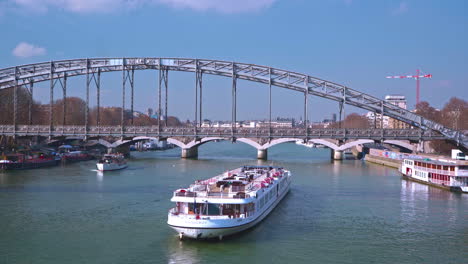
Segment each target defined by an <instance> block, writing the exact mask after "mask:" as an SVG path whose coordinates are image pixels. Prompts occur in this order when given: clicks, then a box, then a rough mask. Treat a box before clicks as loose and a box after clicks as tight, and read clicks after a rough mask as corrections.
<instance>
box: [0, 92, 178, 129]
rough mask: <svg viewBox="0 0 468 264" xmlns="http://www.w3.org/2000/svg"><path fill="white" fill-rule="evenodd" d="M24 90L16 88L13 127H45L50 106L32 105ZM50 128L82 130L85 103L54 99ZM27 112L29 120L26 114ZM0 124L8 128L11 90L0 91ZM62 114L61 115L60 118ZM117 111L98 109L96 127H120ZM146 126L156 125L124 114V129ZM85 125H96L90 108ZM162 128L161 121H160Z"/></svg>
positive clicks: (144, 117)
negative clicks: (60, 126)
mask: <svg viewBox="0 0 468 264" xmlns="http://www.w3.org/2000/svg"><path fill="white" fill-rule="evenodd" d="M30 100H31V96H30V93H29V91H28V89H26V88H23V87H18V89H17V102H18V105H17V109H18V111H17V124H18V125H28V124H31V125H49V121H50V105H49V104H41V103H40V102H38V101H34V100H33V101H32V102H31V104H30ZM64 106H65V111H64ZM30 107H31V109H30ZM52 111H53V118H52V124H53V125H63V124H65V125H76V126H82V125H85V123H86V118H85V115H86V102H85V101H84V100H83V99H81V98H79V97H67V98H66V100H64V99H58V100H55V101H54V103H53V104H52ZM30 112H31V117H30V115H29V113H30ZM0 113H1V114H0V124H2V125H12V124H13V114H14V89H13V88H7V89H2V90H0ZM64 113H65V115H64ZM121 119H122V108H121V107H99V124H100V125H101V126H118V125H120V124H121ZM132 121H133V125H135V126H150V125H157V124H158V120H157V119H156V118H152V117H149V116H147V115H145V114H137V115H134V114H133V113H132V112H131V111H130V110H128V109H126V110H125V111H124V125H127V126H128V125H132ZM88 124H89V125H90V126H95V125H97V124H98V108H97V107H91V108H89V111H88ZM161 125H165V121H161ZM167 125H168V126H181V125H183V124H182V123H181V122H180V121H179V119H178V118H176V117H173V116H168V118H167Z"/></svg>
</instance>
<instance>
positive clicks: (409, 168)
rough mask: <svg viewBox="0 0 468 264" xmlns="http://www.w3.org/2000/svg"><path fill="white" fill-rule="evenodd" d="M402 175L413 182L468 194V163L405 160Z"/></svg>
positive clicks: (402, 165) (458, 161)
mask: <svg viewBox="0 0 468 264" xmlns="http://www.w3.org/2000/svg"><path fill="white" fill-rule="evenodd" d="M401 173H402V174H403V177H405V178H407V179H410V180H413V181H417V182H420V183H424V184H428V185H432V186H436V187H439V188H444V189H448V190H451V191H459V192H464V193H468V162H467V161H460V160H429V159H404V160H403V162H402V164H401Z"/></svg>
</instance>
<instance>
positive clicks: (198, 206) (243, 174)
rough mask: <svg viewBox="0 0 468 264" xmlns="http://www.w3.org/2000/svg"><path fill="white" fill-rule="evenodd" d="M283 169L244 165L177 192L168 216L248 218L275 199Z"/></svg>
mask: <svg viewBox="0 0 468 264" xmlns="http://www.w3.org/2000/svg"><path fill="white" fill-rule="evenodd" d="M283 173H284V170H283V168H279V167H270V166H244V167H241V168H238V169H235V170H232V171H228V172H225V173H223V174H221V175H218V176H215V177H213V178H210V179H207V180H203V181H196V182H195V184H192V185H190V187H189V188H187V189H178V190H176V191H175V192H174V194H173V197H172V199H171V201H172V202H175V203H176V207H175V208H173V209H171V211H170V213H171V214H172V215H173V216H175V215H177V216H179V217H184V216H185V217H187V218H196V219H200V218H201V219H229V218H247V217H249V216H252V215H254V214H255V213H256V211H258V210H260V209H261V208H262V207H263V206H264V205H266V204H267V201H266V199H267V198H268V200H274V199H275V198H276V197H277V195H276V194H277V192H278V190H279V189H278V188H276V187H273V185H275V186H276V185H278V184H279V182H280V180H281V179H282V178H283Z"/></svg>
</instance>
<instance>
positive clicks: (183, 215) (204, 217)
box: [169, 208, 255, 220]
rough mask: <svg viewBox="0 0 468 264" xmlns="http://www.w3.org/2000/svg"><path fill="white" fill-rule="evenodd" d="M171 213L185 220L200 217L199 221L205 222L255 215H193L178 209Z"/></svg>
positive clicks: (249, 213)
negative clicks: (203, 220)
mask: <svg viewBox="0 0 468 264" xmlns="http://www.w3.org/2000/svg"><path fill="white" fill-rule="evenodd" d="M169 213H170V214H172V215H176V216H177V217H179V218H184V219H196V218H197V216H198V217H199V219H205V220H216V219H236V218H247V217H250V216H253V215H254V214H255V212H254V211H249V212H247V214H232V215H206V214H193V213H190V214H183V213H179V212H177V208H172V209H170V210H169Z"/></svg>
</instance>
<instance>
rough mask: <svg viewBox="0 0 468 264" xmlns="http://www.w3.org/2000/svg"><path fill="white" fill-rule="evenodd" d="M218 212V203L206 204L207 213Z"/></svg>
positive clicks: (213, 213)
mask: <svg viewBox="0 0 468 264" xmlns="http://www.w3.org/2000/svg"><path fill="white" fill-rule="evenodd" d="M220 213H221V211H220V210H219V204H211V203H210V204H208V215H219V214H220Z"/></svg>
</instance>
